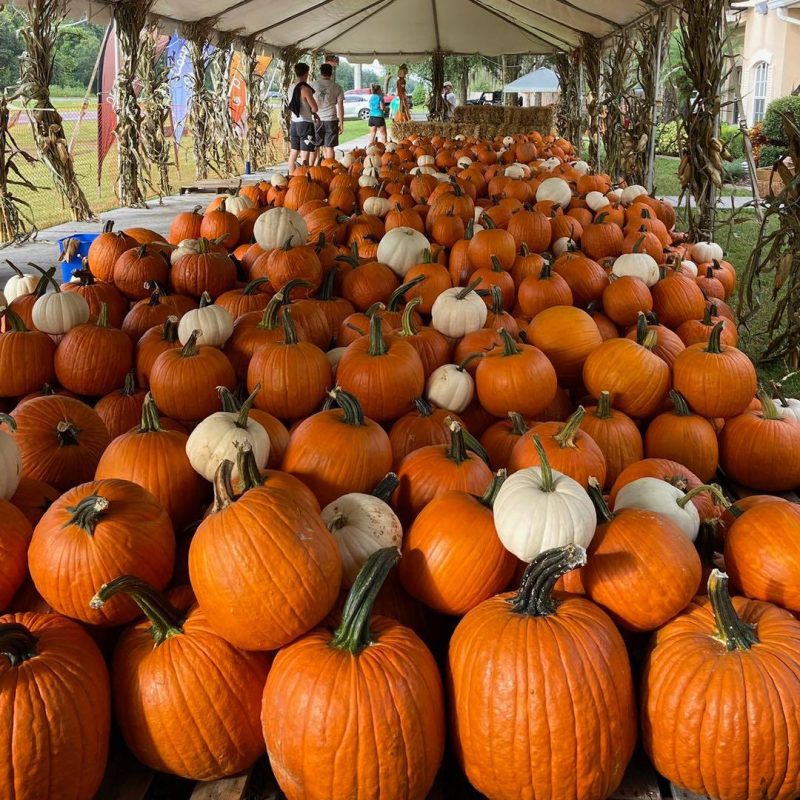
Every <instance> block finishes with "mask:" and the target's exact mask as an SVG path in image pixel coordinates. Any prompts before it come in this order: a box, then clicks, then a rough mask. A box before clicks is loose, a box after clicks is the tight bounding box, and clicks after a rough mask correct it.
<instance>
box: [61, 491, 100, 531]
mask: <svg viewBox="0 0 800 800" xmlns="http://www.w3.org/2000/svg"><path fill="white" fill-rule="evenodd" d="M108 507H109V502H108V500H106V498H105V497H101V496H100V495H97V494H92V495H89V496H88V497H84V498H83V500H81V501H80V502H79V503H78V505H76V506H72V507H70V508H68V509H67V511H69V513H70V514H72V519H70V525H76V526H77V527H78V528H81V529H82V530H84V531H86V533H88V534H89V535H90V536H94V531H95V528H96V527H97V523H98V522H100V520H101V519H102V518H103V516H104V515H105V514H106V512H107V511H108Z"/></svg>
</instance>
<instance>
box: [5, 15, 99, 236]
mask: <svg viewBox="0 0 800 800" xmlns="http://www.w3.org/2000/svg"><path fill="white" fill-rule="evenodd" d="M66 12H67V0H28V6H27V13H26V24H25V25H22V26H21V27H20V29H19V35H20V36H21V37H22V40H23V41H24V43H25V51H24V53H23V54H22V57H21V60H20V77H21V82H20V86H19V88H18V89H17V91H16V95H15V96H16V97H20V98H22V100H23V101H24V102H25V105H26V108H27V111H28V116H29V117H30V120H31V126H32V128H33V135H34V140H35V142H36V149H37V151H38V153H39V158H40V159H41V161H42V162H43V163H44V164H45V165H46V166H47V168H48V169H49V170H50V174H51V175H52V177H53V182H54V184H55V186H56V189H58V191H59V193H60V194H61V196H62V197H63V198H64V201H65V202H66V203H67V205H68V206H69V208H70V212H71V214H72V219H74V220H76V221H78V220H93V219H95V216H94V214H93V213H92V209H91V208H90V207H89V201H88V200H87V199H86V196H85V195H84V193H83V190H82V189H81V187H80V184H79V183H78V176H77V175H76V174H75V164H74V162H73V160H72V156H71V155H70V152H69V145H68V143H67V139H66V135H65V133H64V125H63V121H62V119H61V114H59V113H58V111H56V110H55V109H54V108H53V103H52V101H51V99H50V84H51V83H52V82H53V62H54V61H55V53H56V40H57V38H58V30H59V28H60V27H61V23H62V22H63V21H64V16H65V15H66Z"/></svg>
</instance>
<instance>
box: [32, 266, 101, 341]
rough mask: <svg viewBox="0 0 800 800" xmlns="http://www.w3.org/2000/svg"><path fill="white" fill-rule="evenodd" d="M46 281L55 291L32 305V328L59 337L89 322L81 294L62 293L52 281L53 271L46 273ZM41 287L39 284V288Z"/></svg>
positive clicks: (46, 294) (85, 303) (86, 304)
mask: <svg viewBox="0 0 800 800" xmlns="http://www.w3.org/2000/svg"><path fill="white" fill-rule="evenodd" d="M42 280H45V278H42ZM46 280H47V281H49V282H50V283H51V284H52V285H53V287H54V288H55V291H54V292H47V293H45V294H42V295H41V296H40V297H39V299H38V300H37V301H36V302H35V303H34V304H33V310H32V311H31V320H32V322H33V327H34V328H36V329H37V330H39V331H41V332H42V333H49V334H50V335H52V336H59V335H61V334H62V333H68V332H69V331H71V330H72V329H73V328H74V327H75V326H76V325H83V323H84V322H88V321H89V316H90V313H91V312H90V310H89V304H88V303H87V302H86V299H85V298H84V296H83V295H82V294H79V293H78V292H62V291H61V287H60V286H59V285H58V282H57V281H55V280H54V279H53V270H49V271H48V272H47V273H46ZM41 285H42V284H41V282H40V283H39V287H40V286H41ZM39 287H37V289H38V288H39Z"/></svg>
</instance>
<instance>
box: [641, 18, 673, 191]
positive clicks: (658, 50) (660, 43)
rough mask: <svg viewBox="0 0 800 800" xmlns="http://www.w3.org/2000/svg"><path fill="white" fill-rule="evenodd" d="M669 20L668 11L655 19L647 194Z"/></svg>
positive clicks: (651, 179) (650, 184)
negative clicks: (666, 29)
mask: <svg viewBox="0 0 800 800" xmlns="http://www.w3.org/2000/svg"><path fill="white" fill-rule="evenodd" d="M668 19H669V10H668V9H661V10H660V11H659V12H658V17H657V18H656V26H657V33H656V46H655V52H654V53H653V60H654V63H655V67H654V70H653V74H654V75H655V78H656V87H655V89H656V91H655V94H654V96H653V105H652V107H651V109H650V134H649V137H648V139H647V165H646V178H645V184H644V185H645V189H647V191H648V193H652V191H653V183H654V181H655V171H656V139H657V138H658V136H657V135H656V129H657V126H658V89H657V87H658V81H659V80H660V78H661V61H662V58H663V56H664V30H665V28H666V27H667V20H668Z"/></svg>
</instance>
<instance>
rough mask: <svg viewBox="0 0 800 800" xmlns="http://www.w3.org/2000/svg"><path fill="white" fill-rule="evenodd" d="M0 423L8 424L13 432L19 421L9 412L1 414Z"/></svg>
mask: <svg viewBox="0 0 800 800" xmlns="http://www.w3.org/2000/svg"><path fill="white" fill-rule="evenodd" d="M0 425H7V426H8V427H9V429H10V430H11V432H12V433H13V432H14V431H16V429H17V421H16V420H15V419H14V417H12V416H10V415H9V414H0Z"/></svg>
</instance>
